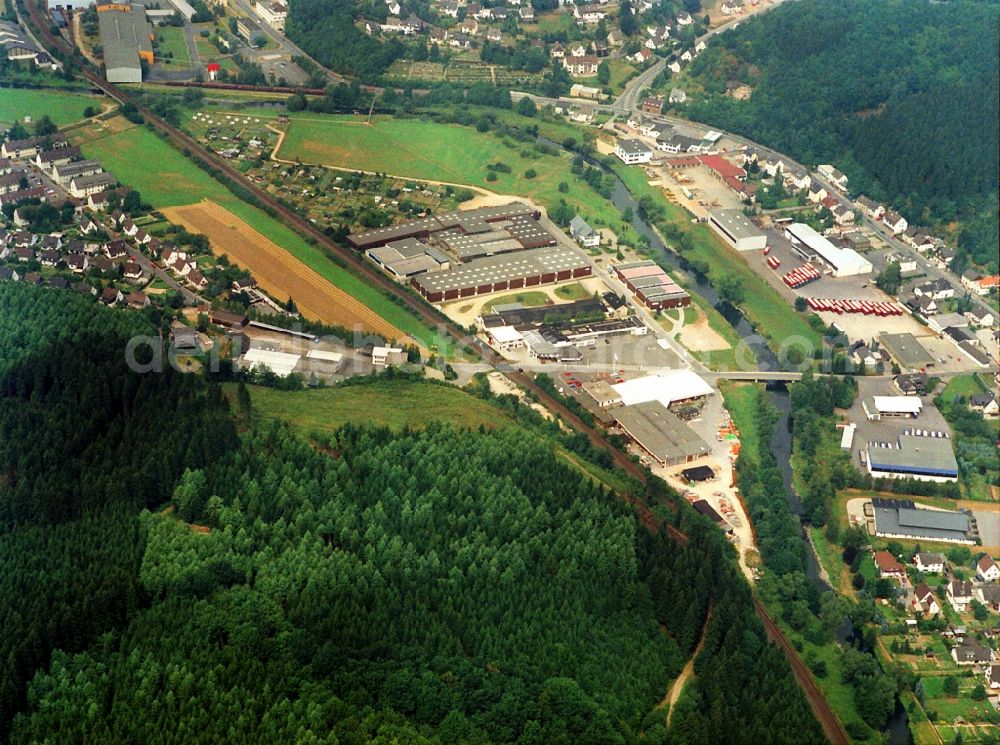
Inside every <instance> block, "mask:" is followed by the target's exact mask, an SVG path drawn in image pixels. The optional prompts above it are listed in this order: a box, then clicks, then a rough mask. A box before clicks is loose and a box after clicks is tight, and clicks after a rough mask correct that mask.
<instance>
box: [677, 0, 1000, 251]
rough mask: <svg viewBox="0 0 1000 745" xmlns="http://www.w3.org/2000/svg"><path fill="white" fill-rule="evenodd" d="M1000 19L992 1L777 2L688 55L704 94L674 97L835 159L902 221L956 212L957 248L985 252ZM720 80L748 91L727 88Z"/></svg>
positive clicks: (944, 217) (820, 159)
mask: <svg viewBox="0 0 1000 745" xmlns="http://www.w3.org/2000/svg"><path fill="white" fill-rule="evenodd" d="M998 22H1000V5H997V4H996V3H975V2H961V1H960V2H950V3H928V2H923V1H920V2H906V3H902V2H895V1H894V0H875V1H874V2H870V1H866V0H845V2H838V3H828V2H824V1H823V0H803V1H802V2H797V3H787V4H785V5H784V6H782V7H781V8H778V9H776V10H774V11H771V12H769V13H765V14H761V15H760V16H758V17H757V18H754V19H751V20H748V21H746V22H745V23H742V24H740V26H739V27H738V28H737V29H736V30H734V31H731V32H728V33H725V34H723V35H721V36H719V37H718V38H717V39H716V40H715V41H714V42H713V43H712V45H710V47H709V49H708V50H706V52H705V53H704V54H702V55H701V56H699V57H698V58H697V59H696V60H695V61H694V62H693V63H692V64H691V67H690V69H689V71H688V73H687V75H689V76H690V77H691V78H692V79H693V81H694V82H695V84H696V85H698V84H700V85H701V86H703V87H704V91H705V95H696V96H695V97H694V99H695V100H694V101H693V102H692V103H691V104H690V105H688V106H687V108H686V110H687V113H688V115H689V116H691V117H692V118H694V119H697V120H701V121H706V122H711V123H713V124H717V125H719V126H722V127H725V128H727V129H731V130H733V131H736V132H739V133H741V134H744V135H746V136H748V137H750V138H751V139H754V140H756V141H758V142H761V143H763V144H765V145H768V146H770V147H774V148H775V149H777V150H780V151H782V152H787V153H789V154H790V155H792V156H793V157H795V158H797V159H798V160H801V161H803V162H805V163H807V164H810V165H816V164H818V163H829V162H832V163H835V164H836V165H837V166H838V167H839V168H840V169H841V170H842V171H844V172H845V173H846V174H847V175H848V176H849V177H850V187H851V191H852V192H853V193H865V194H867V195H868V196H870V197H873V198H875V199H878V200H883V201H887V202H889V203H891V204H894V205H896V206H897V207H899V208H900V209H901V211H902V212H903V214H904V215H905V216H906V217H907V218H908V219H909V220H910V222H911V223H915V224H925V225H926V224H934V223H938V224H940V226H941V227H942V228H943V227H945V226H946V224H948V223H952V222H953V221H956V220H958V221H960V223H961V226H960V229H963V228H964V231H965V232H964V235H960V237H959V245H960V247H961V248H962V249H963V251H964V252H965V253H966V255H967V256H971V257H972V258H973V259H974V260H975V261H977V262H978V263H984V264H985V263H989V262H995V261H996V250H997V243H998V239H997V230H998V227H997V226H998V223H997V210H996V201H997V178H998V176H997V174H998V156H997V153H998V135H997V117H998V93H997V91H998V87H1000V79H998V72H997V54H998V36H997V24H998ZM730 81H737V82H739V83H743V84H746V85H749V86H750V87H751V88H752V89H753V93H752V95H751V97H750V98H749V99H748V100H742V101H741V100H736V99H735V98H733V97H730V96H727V95H725V91H726V85H727V82H730ZM948 227H952V226H948Z"/></svg>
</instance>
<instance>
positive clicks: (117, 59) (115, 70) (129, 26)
mask: <svg viewBox="0 0 1000 745" xmlns="http://www.w3.org/2000/svg"><path fill="white" fill-rule="evenodd" d="M97 21H98V26H99V28H100V31H101V46H102V48H103V50H104V51H103V54H104V69H105V77H106V78H107V80H108V82H109V83H141V82H142V62H145V63H146V64H148V65H152V64H153V27H152V26H150V25H149V22H148V21H147V20H146V8H145V7H143V6H142V5H131V4H129V3H109V4H105V5H99V6H98V8H97Z"/></svg>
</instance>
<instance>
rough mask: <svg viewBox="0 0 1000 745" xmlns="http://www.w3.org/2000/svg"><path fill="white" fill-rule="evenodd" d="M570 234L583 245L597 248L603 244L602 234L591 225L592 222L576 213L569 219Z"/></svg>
mask: <svg viewBox="0 0 1000 745" xmlns="http://www.w3.org/2000/svg"><path fill="white" fill-rule="evenodd" d="M569 234H570V235H571V236H573V239H574V240H575V241H576V242H577V243H579V244H580V245H581V246H584V247H586V248H596V247H597V246H599V245H601V234H600V233H598V232H597V231H596V230H594V229H593V228H592V227H590V224H589V223H588V222H587V221H586V220H584V219H583V218H582V217H580V216H579V215H574V216H573V219H572V220H570V221H569Z"/></svg>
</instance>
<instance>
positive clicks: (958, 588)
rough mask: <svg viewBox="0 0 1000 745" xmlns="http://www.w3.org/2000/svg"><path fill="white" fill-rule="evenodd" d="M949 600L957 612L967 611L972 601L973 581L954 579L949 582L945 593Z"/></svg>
mask: <svg viewBox="0 0 1000 745" xmlns="http://www.w3.org/2000/svg"><path fill="white" fill-rule="evenodd" d="M945 594H946V595H947V597H948V602H949V603H951V607H952V608H954V609H955V612H956V613H965V611H966V610H968V608H969V603H971V602H972V583H971V582H969V581H963V580H960V579H953V580H951V581H950V582H949V583H948V587H947V590H946V593H945Z"/></svg>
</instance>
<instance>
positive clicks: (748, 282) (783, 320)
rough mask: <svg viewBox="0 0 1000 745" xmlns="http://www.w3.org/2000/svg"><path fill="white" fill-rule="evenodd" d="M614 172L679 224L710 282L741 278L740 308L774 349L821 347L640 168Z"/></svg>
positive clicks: (690, 254)
mask: <svg viewBox="0 0 1000 745" xmlns="http://www.w3.org/2000/svg"><path fill="white" fill-rule="evenodd" d="M614 169H615V172H616V173H617V174H618V175H619V176H620V177H621V179H622V181H624V182H625V185H626V186H627V187H628V189H629V191H631V192H632V194H633V195H634V196H635V197H636V198H639V197H642V196H644V195H648V196H650V197H651V198H652V199H653V200H654V201H655V203H656V204H658V205H661V206H663V208H664V210H665V214H666V221H667V222H668V223H672V224H674V225H676V226H677V227H678V228H680V229H681V230H682V231H683V232H685V233H687V234H688V235H689V236H690V237H691V244H692V245H691V249H690V250H689V251H686V252H684V255H685V256H686V257H687V258H688V259H689V260H694V259H701V260H703V261H706V262H708V265H709V267H710V269H709V273H708V275H709V279H710V281H712V282H713V283H716V282H718V281H719V279H721V278H722V277H724V276H734V277H736V278H737V279H739V281H740V284H741V285H742V286H743V290H744V295H745V300H744V302H743V303H742V305H741V309H742V310H743V312H744V313H745V314H746V316H747V318H748V320H749V321H750V322H751V323H752V324H754V325H755V326H756V328H757V331H758V333H760V334H761V335H762V336H764V337H766V338H767V339H768V341H769V342H770V345H771V346H772V347H775V346H777V345H779V344H781V343H782V342H783V341H785V340H786V339H793V338H800V339H803V340H805V341H806V342H808V343H809V344H810V345H812V347H813V348H814V349H815V348H819V346H820V345H821V344H822V337H821V336H820V334H818V333H816V332H815V331H814V330H813V329H812V327H810V326H809V324H808V323H807V322H806V319H805V318H804V317H803V316H802V315H800V314H799V313H796V312H795V309H794V308H792V306H791V305H790V304H789V303H788V302H787V301H786V300H785V299H784V298H782V297H781V295H780V294H778V291H777V290H775V289H774V288H773V287H771V285H769V284H768V283H767V282H766V281H764V279H763V278H762V277H761V276H760V275H758V274H757V273H756V272H755V271H754V270H753V269H751V268H750V265H749V264H748V263H747V262H746V259H745V258H744V257H743V256H741V255H740V254H739V253H738V252H737V251H736V250H734V249H732V248H730V247H729V246H727V245H725V244H724V243H723V242H722V240H721V239H720V238H718V236H716V235H715V234H714V233H713V232H712V231H711V230H710V229H709V228H708V227H707V226H706V225H704V224H703V223H699V224H698V225H692V224H691V216H690V215H689V214H688V212H687V211H686V210H684V209H683V208H682V207H679V206H677V205H675V204H671V203H670V202H668V201H667V200H666V199H665V198H664V197H663V195H662V194H661V193H660V191H659V189H656V188H654V187H652V186H650V185H649V183H648V182H647V180H646V175H645V173H644V172H643V170H642V169H641V168H635V167H629V166H625V165H623V164H620V163H617V164H615V165H614Z"/></svg>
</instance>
